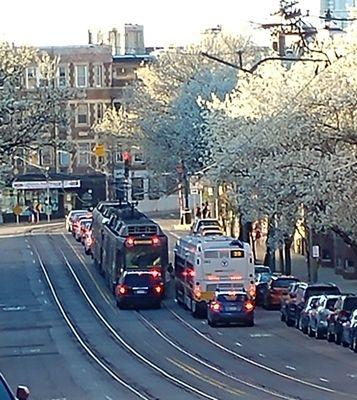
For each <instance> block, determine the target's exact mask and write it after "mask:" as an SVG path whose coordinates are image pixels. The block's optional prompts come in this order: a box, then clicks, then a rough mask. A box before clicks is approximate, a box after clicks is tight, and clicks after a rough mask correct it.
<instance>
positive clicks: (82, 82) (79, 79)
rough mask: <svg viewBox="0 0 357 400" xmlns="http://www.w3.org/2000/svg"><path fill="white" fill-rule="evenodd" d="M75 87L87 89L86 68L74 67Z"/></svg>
mask: <svg viewBox="0 0 357 400" xmlns="http://www.w3.org/2000/svg"><path fill="white" fill-rule="evenodd" d="M76 86H77V87H87V66H86V65H76Z"/></svg>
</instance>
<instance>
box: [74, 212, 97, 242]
mask: <svg viewBox="0 0 357 400" xmlns="http://www.w3.org/2000/svg"><path fill="white" fill-rule="evenodd" d="M91 218H92V214H91V213H89V212H87V213H86V214H80V215H75V216H74V217H73V219H72V229H71V232H72V236H73V237H76V234H77V231H78V229H79V228H80V223H81V220H82V219H91Z"/></svg>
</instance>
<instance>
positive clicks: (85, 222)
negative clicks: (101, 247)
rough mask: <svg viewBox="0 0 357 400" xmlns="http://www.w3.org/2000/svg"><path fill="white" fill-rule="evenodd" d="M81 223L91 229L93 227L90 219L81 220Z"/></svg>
mask: <svg viewBox="0 0 357 400" xmlns="http://www.w3.org/2000/svg"><path fill="white" fill-rule="evenodd" d="M81 225H82V226H83V227H85V228H87V229H89V228H90V227H91V225H92V220H91V219H88V220H85V221H81Z"/></svg>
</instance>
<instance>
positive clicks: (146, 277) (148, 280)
mask: <svg viewBox="0 0 357 400" xmlns="http://www.w3.org/2000/svg"><path fill="white" fill-rule="evenodd" d="M155 281H156V282H157V279H156V280H155V278H154V276H153V275H152V274H150V273H145V272H144V273H138V274H127V275H126V276H125V278H124V283H125V285H128V286H149V285H153V284H154V283H155Z"/></svg>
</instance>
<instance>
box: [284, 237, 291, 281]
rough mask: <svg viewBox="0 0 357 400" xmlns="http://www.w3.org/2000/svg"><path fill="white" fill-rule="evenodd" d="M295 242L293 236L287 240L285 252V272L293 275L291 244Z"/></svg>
mask: <svg viewBox="0 0 357 400" xmlns="http://www.w3.org/2000/svg"><path fill="white" fill-rule="evenodd" d="M292 244H293V237H290V238H288V239H286V240H285V243H284V253H285V274H286V275H291V245H292Z"/></svg>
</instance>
